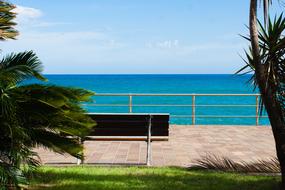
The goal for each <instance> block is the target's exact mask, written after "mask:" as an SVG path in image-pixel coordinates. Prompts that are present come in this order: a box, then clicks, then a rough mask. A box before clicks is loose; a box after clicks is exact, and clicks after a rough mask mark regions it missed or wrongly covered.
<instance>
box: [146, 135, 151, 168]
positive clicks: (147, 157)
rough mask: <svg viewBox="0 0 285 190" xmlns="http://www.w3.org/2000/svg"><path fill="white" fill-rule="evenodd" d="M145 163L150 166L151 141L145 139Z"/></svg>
mask: <svg viewBox="0 0 285 190" xmlns="http://www.w3.org/2000/svg"><path fill="white" fill-rule="evenodd" d="M146 165H147V166H151V142H150V141H149V139H148V141H147V153H146Z"/></svg>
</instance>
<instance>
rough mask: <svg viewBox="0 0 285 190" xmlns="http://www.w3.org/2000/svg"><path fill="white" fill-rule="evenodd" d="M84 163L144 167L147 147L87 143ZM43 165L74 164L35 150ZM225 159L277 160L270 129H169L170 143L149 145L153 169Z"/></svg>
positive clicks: (199, 127)
mask: <svg viewBox="0 0 285 190" xmlns="http://www.w3.org/2000/svg"><path fill="white" fill-rule="evenodd" d="M84 147H85V150H84V154H85V163H90V164H145V162H146V151H147V146H146V143H145V142H143V141H141V142H139V141H138V142H134V141H129V142H128V141H110V142H109V141H107V142H106V141H86V142H85V143H84ZM36 151H37V152H38V153H39V155H40V158H41V161H42V163H43V164H54V163H57V164H67V163H72V164H75V163H76V159H75V158H73V157H71V156H68V155H60V154H55V153H52V152H50V151H48V150H45V149H42V148H38V149H36ZM211 154H214V155H217V156H225V157H228V158H230V159H233V160H235V161H255V160H258V159H264V160H266V159H270V158H272V157H275V156H276V152H275V146H274V141H273V136H272V132H271V128H270V127H268V126H267V127H264V126H262V127H260V126H257V127H256V126H183V125H172V126H170V135H169V141H162V142H153V143H152V164H153V165H154V166H183V167H185V166H189V165H190V164H191V163H193V162H195V160H197V159H199V158H201V156H205V155H211Z"/></svg>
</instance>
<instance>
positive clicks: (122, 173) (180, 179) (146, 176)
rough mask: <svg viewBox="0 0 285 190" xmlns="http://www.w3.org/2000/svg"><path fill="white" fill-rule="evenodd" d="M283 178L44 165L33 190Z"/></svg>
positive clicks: (216, 184) (267, 188)
mask: <svg viewBox="0 0 285 190" xmlns="http://www.w3.org/2000/svg"><path fill="white" fill-rule="evenodd" d="M279 181H280V177H278V176H277V177H272V176H254V175H242V174H235V173H221V172H211V171H189V170H187V169H183V168H147V167H92V166H83V167H42V168H40V169H39V170H38V171H37V172H36V173H35V176H34V178H33V180H32V183H31V189H39V190H40V189H47V190H49V189H54V190H57V189H60V190H91V189H92V190H94V189H107V190H109V189H131V190H134V189H148V190H149V189H150V190H151V189H166V190H167V189H175V190H179V189H191V190H240V189H242V190H261V189H262V190H274V189H278V183H279Z"/></svg>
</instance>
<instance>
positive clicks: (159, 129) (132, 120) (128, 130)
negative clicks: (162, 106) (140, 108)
mask: <svg viewBox="0 0 285 190" xmlns="http://www.w3.org/2000/svg"><path fill="white" fill-rule="evenodd" d="M149 116H150V114H129V113H128V114H112V113H110V114H90V117H91V118H92V119H94V120H95V121H96V122H97V126H96V127H95V128H94V130H93V131H92V132H91V133H90V135H92V136H132V137H133V136H145V135H147V128H148V121H149ZM168 128H169V115H168V114H164V115H163V114H157V115H155V114H153V115H152V136H168V135H169V132H168Z"/></svg>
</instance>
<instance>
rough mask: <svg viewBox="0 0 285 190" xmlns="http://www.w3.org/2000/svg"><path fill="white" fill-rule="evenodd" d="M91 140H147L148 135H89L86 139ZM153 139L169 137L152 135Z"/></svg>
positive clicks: (162, 139)
mask: <svg viewBox="0 0 285 190" xmlns="http://www.w3.org/2000/svg"><path fill="white" fill-rule="evenodd" d="M89 140H92V141H93V140H97V141H146V140H147V137H146V136H132V137H130V136H119V137H117V136H88V137H86V139H85V141H89ZM151 140H152V141H168V137H166V136H156V137H151Z"/></svg>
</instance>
